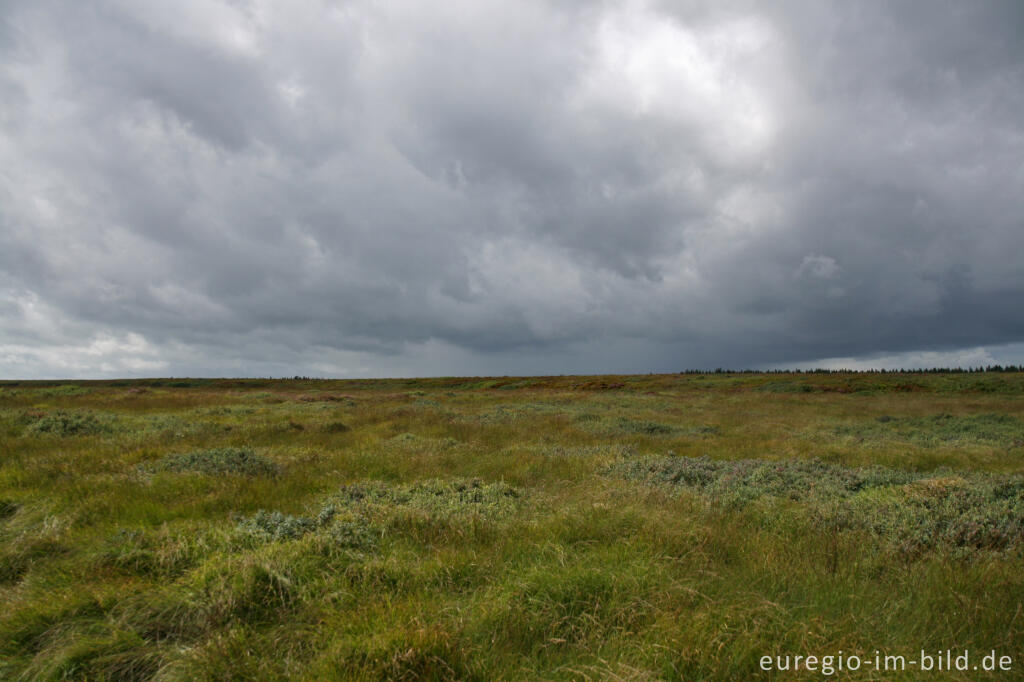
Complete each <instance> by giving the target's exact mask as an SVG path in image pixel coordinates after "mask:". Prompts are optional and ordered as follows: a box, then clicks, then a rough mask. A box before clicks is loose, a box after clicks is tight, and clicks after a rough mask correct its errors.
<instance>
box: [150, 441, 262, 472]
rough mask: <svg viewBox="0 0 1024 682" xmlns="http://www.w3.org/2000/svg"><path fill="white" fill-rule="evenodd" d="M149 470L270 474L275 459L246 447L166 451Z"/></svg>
mask: <svg viewBox="0 0 1024 682" xmlns="http://www.w3.org/2000/svg"><path fill="white" fill-rule="evenodd" d="M149 470H150V471H170V472H175V473H180V472H189V471H190V472H196V473H200V474H207V475H225V474H227V475H236V476H273V475H276V474H277V473H279V471H280V467H279V466H278V465H277V463H275V462H273V461H271V460H269V459H267V458H266V457H263V456H262V455H258V454H256V453H255V452H253V451H252V450H251V449H249V448H214V449H212V450H198V451H195V452H186V453H181V454H174V455H168V456H167V457H164V458H163V459H162V460H160V461H159V462H157V463H156V464H155V465H152V466H150V467H149Z"/></svg>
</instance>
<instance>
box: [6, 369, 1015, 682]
mask: <svg viewBox="0 0 1024 682" xmlns="http://www.w3.org/2000/svg"><path fill="white" fill-rule="evenodd" d="M1000 369H1004V368H1000ZM1022 569H1024V374H1022V373H1020V372H1016V371H999V372H995V371H993V372H984V373H962V372H961V373H954V372H948V373H942V372H932V373H919V374H911V373H887V374H851V373H842V372H833V373H806V374H783V373H772V374H757V373H725V372H719V373H711V374H702V373H696V372H687V373H683V374H680V375H662V376H621V377H539V378H525V379H524V378H514V379H512V378H503V379H422V380H381V381H317V380H311V379H303V378H296V379H294V380H279V381H273V380H180V379H179V380H140V381H119V382H78V383H73V384H72V383H67V382H65V383H58V382H0V603H2V604H3V605H4V607H3V609H2V610H0V679H12V680H16V679H68V678H70V679H76V678H80V679H112V680H113V679H116V680H132V679H135V680H149V679H156V680H192V679H227V678H234V679H310V680H313V679H318V680H319V679H366V680H376V679H408V680H429V679H479V680H492V679H579V680H588V679H637V680H646V679H678V680H691V679H722V680H731V679H748V678H757V677H759V676H765V677H771V675H770V674H768V673H764V672H762V671H760V669H759V667H758V661H759V659H760V657H761V656H764V655H773V656H774V655H776V654H781V655H785V654H834V653H835V652H837V651H843V652H847V653H857V654H860V655H862V656H865V657H870V656H873V655H874V652H875V651H876V650H882V651H885V652H888V653H901V654H908V655H910V654H916V653H917V652H919V651H920V650H922V649H923V650H945V649H948V648H957V649H965V648H966V649H971V650H973V651H977V652H986V653H987V652H988V651H990V650H993V649H994V650H996V651H999V652H1001V653H1005V654H1008V655H1011V656H1013V657H1014V662H1015V670H1017V671H1018V672H1019V670H1020V669H1024V613H1022V604H1024V570H1022ZM979 655H980V654H979ZM1018 666H1022V668H1019V669H1018ZM952 676H953V677H955V674H953V675H952ZM790 677H794V676H792V675H790ZM795 677H797V678H799V677H800V675H797V676H795ZM809 677H815V675H814V674H811V675H809ZM864 677H868V678H870V675H869V674H867V673H865V675H864ZM897 678H898V676H897Z"/></svg>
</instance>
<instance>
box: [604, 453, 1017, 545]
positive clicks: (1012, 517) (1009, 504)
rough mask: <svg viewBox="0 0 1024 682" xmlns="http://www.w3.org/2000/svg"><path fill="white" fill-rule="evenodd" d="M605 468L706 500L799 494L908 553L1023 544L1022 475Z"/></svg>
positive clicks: (805, 502) (656, 465) (816, 513)
mask: <svg viewBox="0 0 1024 682" xmlns="http://www.w3.org/2000/svg"><path fill="white" fill-rule="evenodd" d="M607 471H608V473H611V474H613V475H618V476H621V477H623V478H626V479H628V480H634V481H640V482H643V483H647V484H650V485H655V486H659V487H662V488H665V489H668V490H670V491H671V490H690V491H692V492H696V493H698V494H700V495H702V496H704V497H705V498H706V499H707V500H708V501H709V502H711V503H712V504H717V505H721V506H724V507H726V508H742V507H746V506H749V505H751V504H752V503H755V502H758V501H761V500H768V501H770V500H788V501H792V502H798V503H800V504H801V505H802V507H803V509H804V510H805V511H806V512H807V514H808V515H809V517H810V518H811V519H812V520H813V522H814V523H815V524H816V525H817V526H818V527H820V528H822V529H826V530H851V529H854V530H862V531H868V532H871V533H873V534H875V535H878V536H882V537H884V538H886V539H888V540H890V541H892V542H893V543H894V544H895V545H897V546H898V548H899V549H900V551H902V552H904V553H907V554H911V555H917V554H920V553H921V552H923V551H925V550H928V549H932V548H935V547H938V546H945V547H948V548H953V549H954V550H955V552H954V553H956V551H961V550H962V551H964V552H967V551H970V550H978V549H987V550H1008V549H1014V548H1019V547H1024V477H1021V476H1010V475H994V474H980V473H964V474H960V475H956V476H954V475H949V474H948V473H943V472H932V473H915V472H909V471H900V470H896V469H889V468H886V467H880V466H874V467H844V466H839V465H835V464H828V463H825V462H821V461H819V460H800V459H797V460H786V461H778V462H772V461H765V460H752V459H742V460H712V459H708V458H706V457H697V458H691V457H647V458H641V459H632V460H622V461H620V462H617V463H615V464H614V465H612V466H611V467H610V468H609V469H608V470H607Z"/></svg>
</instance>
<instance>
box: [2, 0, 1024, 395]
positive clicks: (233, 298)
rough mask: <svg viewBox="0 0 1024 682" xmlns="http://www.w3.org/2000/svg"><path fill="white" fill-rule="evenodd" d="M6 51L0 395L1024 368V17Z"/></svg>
mask: <svg viewBox="0 0 1024 682" xmlns="http://www.w3.org/2000/svg"><path fill="white" fill-rule="evenodd" d="M0 22H2V23H0V102H2V104H0V376H71V375H75V376H79V375H81V376H107V375H131V374H176V375H181V374H231V375H271V374H274V375H280V374H295V373H302V374H307V373H313V374H330V375H366V374H369V375H396V374H495V373H497V374H500V373H562V372H601V371H671V370H677V369H683V368H686V367H700V366H733V367H740V366H742V367H748V366H758V365H765V366H767V365H779V364H786V363H799V362H806V361H809V360H813V359H815V358H863V357H882V356H885V357H889V358H892V357H899V354H901V353H908V352H914V353H919V354H920V353H929V352H931V353H937V352H945V353H948V352H959V351H957V350H956V349H965V348H966V349H977V348H979V347H994V346H999V345H1002V344H1013V343H1015V342H1021V341H1024V314H1022V312H1021V310H1022V308H1021V305H1020V301H1021V300H1022V295H1024V268H1022V266H1021V264H1020V254H1021V253H1024V210H1022V209H1024V200H1022V197H1024V161H1022V160H1024V66H1022V65H1024V41H1021V39H1020V33H1021V27H1022V26H1024V10H1022V9H1021V6H1020V4H1019V3H1016V2H1005V3H997V2H990V3H950V4H938V5H937V4H935V3H933V2H924V1H922V2H900V3H876V4H872V5H864V4H862V3H839V2H836V3H822V2H812V1H810V0H807V1H806V2H789V3H782V4H779V5H775V6H774V7H773V8H771V9H769V8H767V7H765V5H764V3H757V2H727V3H718V2H716V3H686V2H683V3H678V2H672V3H664V4H659V3H657V2H653V1H652V2H629V1H627V2H603V3H573V2H565V1H564V0H563V1H557V0H551V1H550V2H533V1H529V2H519V3H502V2H490V1H487V0H473V1H472V2H469V1H466V2H449V3H441V4H437V3H434V4H424V3H406V2H392V3H375V2H370V1H368V0H367V1H365V2H363V1H360V0H354V1H352V2H345V3H340V2H333V1H330V0H301V1H300V0H297V1H296V2H290V3H271V2H264V1H261V0H232V1H228V0H225V1H224V2H215V1H212V0H211V1H202V2H200V1H199V0H183V1H182V2H179V3H171V4H168V3H164V2H156V1H155V0H154V1H153V2H139V1H137V0H133V1H131V2H128V1H127V0H95V1H89V2H54V1H51V0H9V1H8V2H6V3H5V4H4V9H3V10H2V12H0ZM1007 347H1008V348H1017V346H1007ZM964 352H966V353H967V355H964V356H963V357H974V355H971V353H974V351H970V352H967V351H964ZM988 352H989V351H986V350H984V348H982V350H980V351H977V352H976V353H975V355H977V353H981V354H985V353H988ZM920 357H928V356H927V355H920ZM935 357H940V356H935ZM941 357H946V356H941ZM978 357H980V355H979V356H978ZM1011 359H1012V358H1011Z"/></svg>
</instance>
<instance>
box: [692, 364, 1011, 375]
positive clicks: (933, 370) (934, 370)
mask: <svg viewBox="0 0 1024 682" xmlns="http://www.w3.org/2000/svg"><path fill="white" fill-rule="evenodd" d="M985 372H1024V365H987V366H985V367H929V368H926V369H902V368H901V369H826V368H824V367H819V368H817V369H724V368H722V367H717V368H715V369H685V370H683V371H682V372H680V374H978V373H985Z"/></svg>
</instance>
